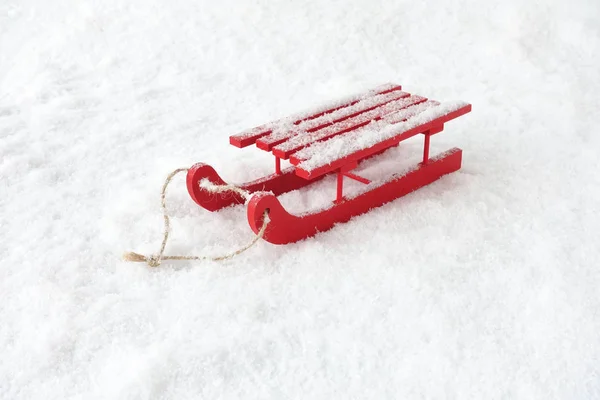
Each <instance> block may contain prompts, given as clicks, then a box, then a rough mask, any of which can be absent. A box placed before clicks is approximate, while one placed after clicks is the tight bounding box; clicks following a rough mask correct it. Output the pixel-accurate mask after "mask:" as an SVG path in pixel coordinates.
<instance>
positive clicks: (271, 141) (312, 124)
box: [256, 91, 410, 151]
mask: <svg viewBox="0 0 600 400" xmlns="http://www.w3.org/2000/svg"><path fill="white" fill-rule="evenodd" d="M409 96H410V94H409V93H406V92H402V91H394V92H391V93H385V94H381V95H376V96H373V97H370V98H367V99H364V100H361V101H359V102H358V103H356V104H353V105H351V106H348V107H344V108H342V109H339V110H336V111H334V112H332V113H329V114H325V115H323V116H321V117H319V118H315V119H312V120H310V121H303V122H302V123H300V124H298V125H297V127H294V128H293V129H281V130H274V131H273V132H271V133H270V134H268V135H266V136H263V137H261V138H260V139H258V140H257V141H256V147H258V148H259V149H262V150H265V151H270V150H271V149H272V148H273V147H274V146H276V145H278V144H280V143H284V142H285V141H287V140H288V139H289V138H292V137H297V136H299V135H300V136H304V135H305V134H306V133H307V132H309V133H310V132H314V131H317V130H319V129H323V128H325V127H328V126H331V125H333V124H335V123H338V122H341V121H344V120H347V119H349V118H353V117H356V116H357V115H360V114H362V113H365V112H367V111H371V110H374V109H376V108H377V107H380V106H382V105H385V104H388V103H390V102H393V101H395V100H398V99H402V98H406V97H409Z"/></svg>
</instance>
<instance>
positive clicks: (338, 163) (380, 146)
mask: <svg viewBox="0 0 600 400" xmlns="http://www.w3.org/2000/svg"><path fill="white" fill-rule="evenodd" d="M470 111H471V105H470V104H468V105H466V106H465V107H462V108H460V109H458V110H456V111H453V112H451V113H448V114H446V115H444V116H442V117H440V118H437V119H434V120H432V121H430V122H428V123H426V124H422V125H419V126H417V127H415V128H412V129H409V130H407V131H402V132H399V133H398V134H397V135H396V136H394V137H391V138H389V139H387V140H384V141H382V142H379V143H377V144H375V145H373V146H371V147H369V148H366V149H362V150H359V151H357V152H355V153H352V154H350V155H348V156H345V157H342V158H340V159H338V160H335V161H333V162H331V163H329V164H327V165H323V166H322V167H319V168H315V169H313V170H310V171H308V170H305V169H302V167H300V166H298V164H300V163H301V162H302V161H303V160H302V159H299V158H297V157H296V156H295V155H292V156H291V157H290V162H291V163H292V164H294V165H296V174H297V175H298V176H301V177H303V178H305V179H313V178H316V177H318V176H321V175H323V174H327V173H329V172H332V171H335V170H337V169H339V168H340V167H342V166H344V165H346V164H348V163H350V162H355V161H357V160H361V159H363V158H365V157H369V156H371V155H373V154H374V153H377V152H380V151H383V150H385V149H387V148H389V147H391V146H394V145H397V144H398V143H400V142H401V141H403V140H406V139H408V138H410V137H412V136H414V135H416V134H418V133H421V132H424V131H427V130H428V129H431V128H434V127H437V126H440V125H443V123H444V122H447V121H449V120H451V119H454V118H457V117H459V116H461V115H464V114H466V113H468V112H470Z"/></svg>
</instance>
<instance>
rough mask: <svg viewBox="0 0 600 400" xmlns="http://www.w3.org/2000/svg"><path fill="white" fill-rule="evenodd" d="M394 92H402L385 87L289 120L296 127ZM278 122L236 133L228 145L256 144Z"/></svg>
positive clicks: (399, 88)
mask: <svg viewBox="0 0 600 400" xmlns="http://www.w3.org/2000/svg"><path fill="white" fill-rule="evenodd" d="M396 90H398V91H400V90H402V86H400V85H391V86H390V85H386V87H385V88H384V89H377V88H376V89H373V90H369V91H368V92H365V93H363V94H361V95H358V96H357V98H356V99H355V100H352V101H349V102H347V103H344V104H341V105H338V106H335V107H331V108H328V109H325V110H322V111H317V112H315V113H309V114H308V115H302V116H300V117H291V118H292V120H294V119H295V120H294V122H293V123H294V125H298V124H300V123H301V122H303V121H309V120H311V119H315V118H319V117H321V116H323V115H325V114H328V113H331V112H334V111H337V110H340V109H342V108H345V107H349V106H352V105H354V104H356V103H358V102H359V101H361V100H364V99H366V98H369V97H373V96H377V95H380V94H387V93H390V92H393V91H396ZM284 120H285V119H284ZM279 122H281V120H279V121H275V122H272V123H268V124H265V125H261V126H259V127H256V128H253V129H250V130H248V131H245V132H241V133H238V134H237V135H232V136H230V137H229V143H230V144H232V145H233V146H236V147H240V148H242V147H247V146H250V145H252V144H254V143H255V142H256V140H258V139H259V138H261V137H263V136H266V135H268V134H270V133H271V132H272V128H273V126H276V125H278V123H279Z"/></svg>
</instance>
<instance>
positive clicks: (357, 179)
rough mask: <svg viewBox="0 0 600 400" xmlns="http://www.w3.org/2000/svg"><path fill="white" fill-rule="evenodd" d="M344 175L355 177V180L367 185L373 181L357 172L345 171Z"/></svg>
mask: <svg viewBox="0 0 600 400" xmlns="http://www.w3.org/2000/svg"><path fill="white" fill-rule="evenodd" d="M344 176H346V177H348V178H350V179H354V180H355V181H358V182H360V183H364V184H365V185H368V184H369V183H371V181H370V180H368V179H367V178H363V177H362V176H358V175H356V174H353V173H352V172H344Z"/></svg>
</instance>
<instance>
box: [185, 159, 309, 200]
mask: <svg viewBox="0 0 600 400" xmlns="http://www.w3.org/2000/svg"><path fill="white" fill-rule="evenodd" d="M204 178H207V179H208V180H209V181H210V182H212V183H214V184H215V185H226V184H227V183H226V182H225V181H224V180H223V179H222V178H221V177H220V176H219V174H217V172H216V171H215V170H214V168H213V167H211V166H210V165H208V164H204V163H197V164H195V165H194V166H193V167H192V168H190V169H189V171H188V173H187V177H186V185H187V190H188V193H189V194H190V196H191V197H192V200H194V201H195V202H196V204H198V205H199V206H201V207H203V208H205V209H207V210H209V211H216V210H220V209H221V208H224V207H228V206H231V205H234V204H244V202H245V199H244V198H243V197H241V196H240V195H238V194H237V193H234V192H227V193H219V194H215V193H211V192H208V191H206V190H202V189H201V188H200V186H199V183H200V181H201V180H202V179H204ZM312 182H314V180H312V181H310V180H306V179H303V178H300V177H299V176H297V175H296V174H295V173H294V167H290V168H287V169H284V170H282V171H281V174H277V173H275V174H272V175H269V176H265V177H264V178H260V179H257V180H254V181H252V182H248V183H245V184H243V185H240V186H239V187H241V188H242V189H244V190H247V191H249V192H251V193H254V192H257V191H262V190H266V191H270V192H273V194H275V195H276V196H277V195H280V194H282V193H286V192H290V191H292V190H296V189H300V188H301V187H304V186H306V185H308V184H310V183H312Z"/></svg>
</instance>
